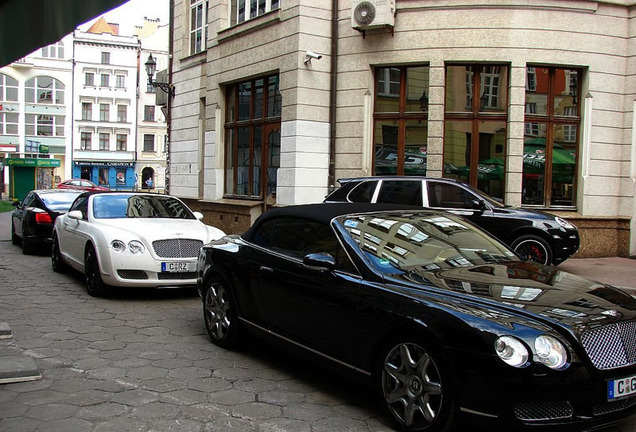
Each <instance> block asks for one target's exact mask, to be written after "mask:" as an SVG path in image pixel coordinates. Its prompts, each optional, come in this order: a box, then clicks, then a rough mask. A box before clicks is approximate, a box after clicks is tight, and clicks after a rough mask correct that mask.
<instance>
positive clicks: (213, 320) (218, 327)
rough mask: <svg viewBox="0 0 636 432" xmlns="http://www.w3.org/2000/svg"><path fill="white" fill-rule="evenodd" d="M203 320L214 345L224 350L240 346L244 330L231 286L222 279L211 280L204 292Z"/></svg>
mask: <svg viewBox="0 0 636 432" xmlns="http://www.w3.org/2000/svg"><path fill="white" fill-rule="evenodd" d="M203 320H204V322H205V328H206V329H207V331H208V334H209V335H210V339H212V343H214V344H215V345H218V346H220V347H223V348H231V347H235V346H237V345H238V344H239V342H240V340H241V338H242V333H243V330H242V329H241V324H240V323H239V320H238V313H237V305H236V301H235V297H234V293H233V292H232V289H231V288H230V286H229V285H228V284H227V283H226V282H225V281H223V280H222V279H211V280H209V281H208V282H207V283H206V285H205V288H204V290H203Z"/></svg>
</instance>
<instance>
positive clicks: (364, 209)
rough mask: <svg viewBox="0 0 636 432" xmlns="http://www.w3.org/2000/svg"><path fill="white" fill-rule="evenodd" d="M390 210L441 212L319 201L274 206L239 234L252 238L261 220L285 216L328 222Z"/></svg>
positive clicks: (383, 205)
mask: <svg viewBox="0 0 636 432" xmlns="http://www.w3.org/2000/svg"><path fill="white" fill-rule="evenodd" d="M390 210H410V211H417V212H418V213H423V212H430V213H441V212H440V211H435V210H426V209H423V208H422V207H415V206H409V205H405V204H387V203H383V204H380V203H378V204H371V203H320V204H303V205H294V206H287V207H276V208H273V209H271V210H269V211H267V212H266V213H263V214H262V215H261V216H259V218H258V219H256V221H255V222H254V224H253V225H252V226H251V227H250V228H249V229H248V230H247V231H245V232H244V233H243V235H241V237H243V238H244V239H246V240H249V239H251V238H252V234H253V232H254V231H255V230H256V227H258V226H259V225H260V224H262V223H263V222H265V221H267V220H270V219H274V218H279V217H285V216H293V217H300V218H303V219H307V220H311V221H316V222H321V223H325V224H327V223H329V222H331V220H332V219H333V218H335V217H337V216H341V215H345V214H349V213H368V212H375V211H390Z"/></svg>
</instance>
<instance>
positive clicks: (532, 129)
mask: <svg viewBox="0 0 636 432" xmlns="http://www.w3.org/2000/svg"><path fill="white" fill-rule="evenodd" d="M536 113H537V104H536V103H535V102H527V103H526V114H536ZM525 135H530V136H537V135H539V124H538V123H526V125H525Z"/></svg>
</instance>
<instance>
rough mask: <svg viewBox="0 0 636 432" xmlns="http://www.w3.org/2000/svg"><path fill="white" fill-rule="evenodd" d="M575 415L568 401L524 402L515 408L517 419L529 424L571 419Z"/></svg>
mask: <svg viewBox="0 0 636 432" xmlns="http://www.w3.org/2000/svg"><path fill="white" fill-rule="evenodd" d="M573 414H574V410H573V409H572V405H571V404H570V402H568V401H554V402H524V403H520V404H517V405H516V406H515V417H517V419H519V420H522V421H529V422H534V421H546V420H563V419H569V418H572V415H573Z"/></svg>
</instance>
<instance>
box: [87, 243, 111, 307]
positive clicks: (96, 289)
mask: <svg viewBox="0 0 636 432" xmlns="http://www.w3.org/2000/svg"><path fill="white" fill-rule="evenodd" d="M84 280H85V282H86V291H87V292H88V294H89V295H90V296H92V297H101V296H103V295H104V294H105V292H106V284H105V283H104V281H103V280H102V275H101V273H100V271H99V262H98V261H97V253H96V252H95V248H94V247H93V246H89V247H88V249H86V254H85V256H84Z"/></svg>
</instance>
